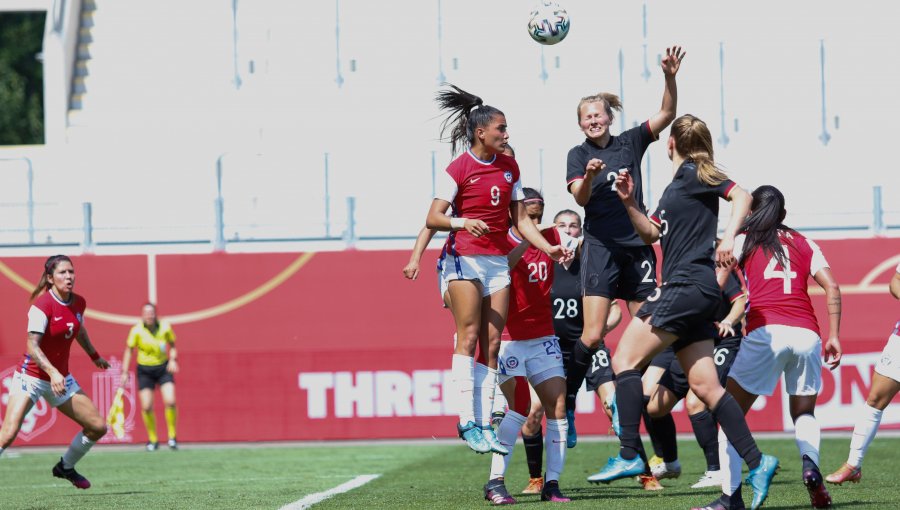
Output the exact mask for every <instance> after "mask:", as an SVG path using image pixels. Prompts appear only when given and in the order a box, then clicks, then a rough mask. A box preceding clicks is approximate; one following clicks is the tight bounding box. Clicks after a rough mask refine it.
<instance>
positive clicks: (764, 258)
mask: <svg viewBox="0 0 900 510" xmlns="http://www.w3.org/2000/svg"><path fill="white" fill-rule="evenodd" d="M750 207H751V212H750V216H748V217H747V219H746V220H745V221H744V225H743V227H742V228H741V231H742V234H741V235H739V236H738V237H737V238H736V239H735V248H734V253H735V256H736V257H737V261H738V264H739V266H740V267H741V268H742V269H743V271H744V279H745V280H746V282H747V292H748V295H749V304H748V309H747V335H746V336H745V337H744V340H743V341H742V342H741V349H740V351H738V355H737V357H736V358H735V360H734V364H733V365H732V367H731V372H730V373H729V375H728V378H729V380H728V386H727V387H728V392H729V393H731V394H732V395H733V396H734V398H735V400H737V402H738V404H740V405H741V407H742V408H743V410H744V412H745V413H746V412H747V411H748V410H749V409H750V406H751V405H752V404H753V402H754V401H756V397H757V396H758V395H767V396H768V395H771V394H772V392H773V391H774V390H775V386H776V384H777V383H778V380H779V379H780V378H781V375H782V374H784V389H785V391H787V393H788V395H789V397H788V399H789V408H790V413H791V418H792V419H793V420H794V435H795V438H796V440H797V447H798V448H799V449H800V457H801V460H802V462H803V483H804V484H805V485H806V487H807V489H808V491H809V496H810V499H811V501H812V505H813V507H815V508H827V507H829V506H831V496H829V494H828V491H827V490H826V489H825V485H824V484H823V480H822V474H821V473H820V472H819V466H818V464H819V443H820V437H821V430H820V427H819V424H818V422H817V421H816V418H815V409H816V397H817V396H818V394H819V391H820V390H821V389H822V358H820V356H821V355H822V351H823V345H822V340H821V338H820V334H819V325H818V323H817V321H816V314H815V311H814V310H813V306H812V302H811V301H810V299H809V294H808V292H807V280H808V278H809V277H812V278H813V279H815V281H816V283H818V284H819V285H820V286H821V287H822V288H823V289H825V299H826V302H827V306H828V318H829V321H828V322H829V336H828V340H827V341H826V342H825V345H824V352H825V354H824V361H825V363H827V364H828V365H829V368H831V369H832V370H834V369H835V368H836V367H837V366H838V364H839V363H840V362H841V343H840V340H839V339H838V335H839V329H840V324H841V291H840V288H839V287H838V284H837V282H836V281H835V279H834V277H833V276H832V274H831V269H830V268H829V267H828V262H827V261H826V260H825V257H824V256H823V255H822V251H821V250H820V249H819V247H818V246H817V245H816V243H814V242H813V241H812V240H810V239H807V238H806V237H804V236H803V235H801V234H800V233H799V232H797V231H795V230H793V229H791V228H789V227H787V226H785V225H784V223H782V222H783V221H784V217H785V209H784V195H782V194H781V192H780V191H779V190H778V189H777V188H775V187H774V186H760V187H759V188H757V189H756V190H754V191H753V202H752V204H751V206H750ZM719 438H720V450H721V449H722V448H723V447H724V446H725V442H724V441H723V438H722V436H721V434H720V436H719ZM720 457H721V460H722V466H721V467H722V469H723V471H724V472H725V473H728V472H729V468H730V477H731V479H730V480H728V478H727V476H729V475H726V478H725V479H724V480H723V488H724V487H725V485H726V484H731V486H732V487H734V486H736V485H737V484H738V483H740V478H741V473H740V463H739V462H736V461H735V460H736V454H735V452H734V449H733V448H730V447H728V448H727V454H726V455H722V454H721V453H720Z"/></svg>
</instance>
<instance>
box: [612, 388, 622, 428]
mask: <svg viewBox="0 0 900 510" xmlns="http://www.w3.org/2000/svg"><path fill="white" fill-rule="evenodd" d="M609 411H610V412H611V413H612V418H611V419H610V421H611V422H612V428H613V432H615V433H616V436H617V437H618V436H620V435H621V434H622V426H621V425H620V424H619V406H617V405H616V394H615V393H613V395H612V398H610V399H609Z"/></svg>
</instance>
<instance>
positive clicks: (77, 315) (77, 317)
mask: <svg viewBox="0 0 900 510" xmlns="http://www.w3.org/2000/svg"><path fill="white" fill-rule="evenodd" d="M75 318H76V319H78V322H84V321H83V320H81V314H80V313H76V314H75Z"/></svg>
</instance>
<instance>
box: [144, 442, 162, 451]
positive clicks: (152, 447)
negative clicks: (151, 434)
mask: <svg viewBox="0 0 900 510" xmlns="http://www.w3.org/2000/svg"><path fill="white" fill-rule="evenodd" d="M144 448H145V449H146V450H147V451H148V452H155V451H156V450H158V449H159V443H147V445H146V446H144Z"/></svg>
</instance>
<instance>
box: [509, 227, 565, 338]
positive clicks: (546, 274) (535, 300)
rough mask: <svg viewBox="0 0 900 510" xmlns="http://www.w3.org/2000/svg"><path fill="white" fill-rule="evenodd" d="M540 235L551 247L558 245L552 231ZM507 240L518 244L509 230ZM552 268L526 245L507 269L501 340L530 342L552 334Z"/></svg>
mask: <svg viewBox="0 0 900 510" xmlns="http://www.w3.org/2000/svg"><path fill="white" fill-rule="evenodd" d="M542 234H543V235H544V239H546V240H547V241H548V242H549V243H550V244H551V245H554V246H555V245H558V244H560V242H561V241H560V237H559V231H558V230H556V228H549V229H547V230H545V231H543V232H542ZM509 239H510V242H511V243H512V244H519V243H521V242H522V241H521V240H520V239H518V238H516V237H515V236H514V235H513V233H512V231H510V232H509ZM553 266H554V264H553V259H551V258H550V256H549V255H547V254H546V253H544V252H542V251H541V250H539V249H537V248H535V247H534V246H530V247H528V249H527V250H525V254H524V255H522V258H521V259H519V262H518V263H517V264H516V266H515V267H513V268H512V269H510V271H509V277H510V281H511V283H510V291H509V317H507V319H506V329H505V330H504V331H503V335H502V336H501V337H500V339H501V340H533V339H535V338H541V337H544V336H549V335H553V334H554V330H553V307H552V306H550V288H551V287H552V286H553Z"/></svg>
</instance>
